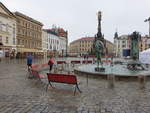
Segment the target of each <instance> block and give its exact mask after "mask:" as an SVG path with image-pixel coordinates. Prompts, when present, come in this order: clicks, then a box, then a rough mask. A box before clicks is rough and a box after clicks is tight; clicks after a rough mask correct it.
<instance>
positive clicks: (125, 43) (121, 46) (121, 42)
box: [114, 34, 130, 57]
mask: <svg viewBox="0 0 150 113" xmlns="http://www.w3.org/2000/svg"><path fill="white" fill-rule="evenodd" d="M127 49H130V43H129V36H128V35H121V36H119V37H118V34H115V37H114V52H115V57H123V51H124V50H127Z"/></svg>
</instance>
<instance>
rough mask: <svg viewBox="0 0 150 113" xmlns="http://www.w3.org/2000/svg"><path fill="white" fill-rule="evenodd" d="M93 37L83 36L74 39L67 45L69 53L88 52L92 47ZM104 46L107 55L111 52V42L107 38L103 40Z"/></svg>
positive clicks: (80, 53)
mask: <svg viewBox="0 0 150 113" xmlns="http://www.w3.org/2000/svg"><path fill="white" fill-rule="evenodd" d="M94 40H95V38H94V37H83V38H80V39H78V40H75V41H73V42H71V43H70V45H69V55H71V56H78V55H80V56H82V55H84V54H90V53H91V51H92V48H93V43H94ZM105 42H106V48H107V50H108V55H109V56H110V55H112V53H113V48H114V47H113V43H111V42H110V41H108V40H105Z"/></svg>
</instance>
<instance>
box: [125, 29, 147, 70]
mask: <svg viewBox="0 0 150 113" xmlns="http://www.w3.org/2000/svg"><path fill="white" fill-rule="evenodd" d="M130 37H131V49H130V54H131V61H129V62H128V64H127V68H128V69H129V70H145V68H144V66H142V64H141V63H140V62H139V39H140V38H141V35H140V34H139V33H138V32H136V31H135V32H133V33H132V34H131V35H130Z"/></svg>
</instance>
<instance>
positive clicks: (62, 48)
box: [59, 36, 67, 56]
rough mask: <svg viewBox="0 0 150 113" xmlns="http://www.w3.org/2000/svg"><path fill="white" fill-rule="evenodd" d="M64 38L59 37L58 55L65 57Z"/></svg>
mask: <svg viewBox="0 0 150 113" xmlns="http://www.w3.org/2000/svg"><path fill="white" fill-rule="evenodd" d="M66 40H67V39H66V37H61V36H60V37H59V42H60V43H59V55H61V56H65V55H66V51H67V48H66V43H67V41H66Z"/></svg>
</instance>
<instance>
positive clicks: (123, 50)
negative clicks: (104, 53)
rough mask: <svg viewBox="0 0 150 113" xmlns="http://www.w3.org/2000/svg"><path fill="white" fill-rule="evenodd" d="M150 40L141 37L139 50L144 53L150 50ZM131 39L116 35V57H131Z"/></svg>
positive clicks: (128, 36) (127, 36)
mask: <svg viewBox="0 0 150 113" xmlns="http://www.w3.org/2000/svg"><path fill="white" fill-rule="evenodd" d="M149 41H150V38H149V37H148V36H141V38H140V39H139V50H140V51H144V50H146V49H148V48H150V43H149V44H148V42H149ZM130 48H131V37H130V35H121V36H118V34H117V32H116V33H115V35H114V52H115V56H116V57H124V56H130Z"/></svg>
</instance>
